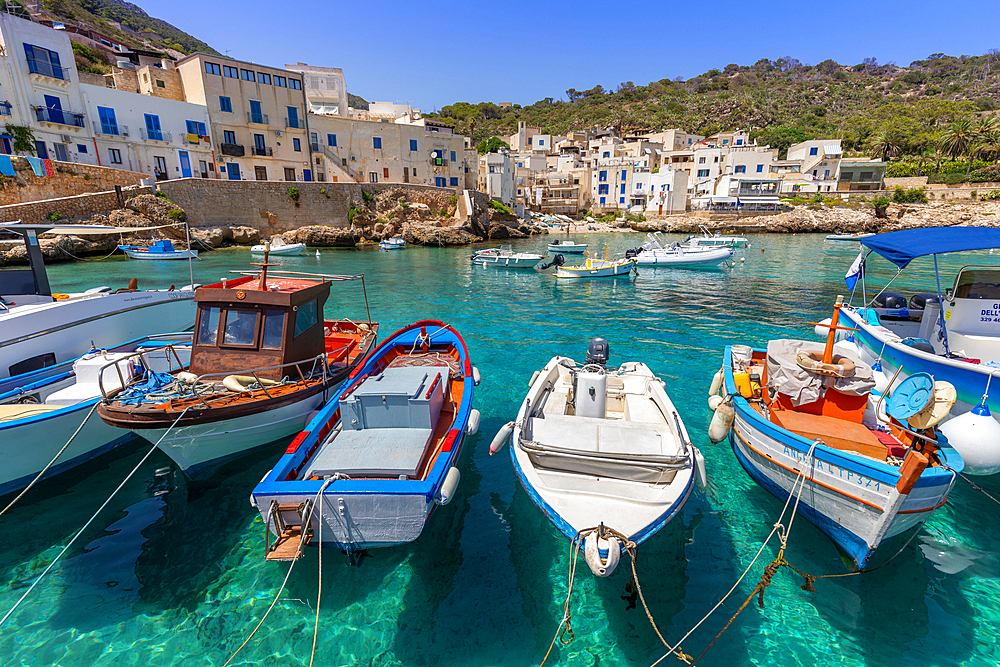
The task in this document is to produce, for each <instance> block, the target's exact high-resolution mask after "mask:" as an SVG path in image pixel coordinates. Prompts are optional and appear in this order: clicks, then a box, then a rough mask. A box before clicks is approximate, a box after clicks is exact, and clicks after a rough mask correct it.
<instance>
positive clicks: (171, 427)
mask: <svg viewBox="0 0 1000 667" xmlns="http://www.w3.org/2000/svg"><path fill="white" fill-rule="evenodd" d="M189 409H190V408H184V412H182V413H180V414H179V415H177V419H175V420H174V423H173V424H171V425H170V428H168V429H167V430H166V431H164V433H163V435H162V436H160V439H159V440H157V441H156V444H154V445H153V446H152V448H151V449H150V450H149V451H148V452H146V455H145V456H143V457H142V458H141V459H140V460H139V462H138V463H136V464H135V467H134V468H132V472H130V473H129V474H128V475H126V476H125V479H123V480H122V482H121V484H119V485H118V488H116V489H115V490H114V491H112V492H111V495H110V496H108V499H107V500H105V501H104V503H103V504H102V505H101V506H100V507H98V508H97V511H96V512H94V515H93V516H92V517H90V518H89V519H88V520H87V523H85V524H83V528H81V529H80V530H79V531H77V533H76V535H74V536H73V538H72V539H71V540H70V541H69V542H68V543H67V544H66V546H65V547H63V549H62V551H60V552H59V553H58V554H57V555H56V557H55V558H54V559H53V560H52V562H51V563H49V565H48V567H46V568H45V569H44V570H43V571H42V573H41V574H40V575H38V577H37V578H36V579H35V580H34V581H33V582H32V583H31V586H29V587H28V590H26V591H25V592H24V595H22V596H21V598H20V599H19V600H18V601H17V602H16V603H15V604H14V606H13V607H11V608H10V611H8V612H7V613H6V614H5V615H4V617H3V618H0V626H2V625H3V624H4V623H5V622H6V621H7V619H8V618H10V617H11V615H12V614H13V613H14V612H15V611H16V610H17V608H18V607H20V606H21V603H22V602H24V600H25V599H26V598H27V597H28V595H30V594H31V591H33V590H35V586H37V585H38V584H39V583H40V582H41V581H42V579H44V578H45V575H47V574H48V573H49V570H51V569H52V568H53V567H55V564H56V563H58V562H59V560H60V559H61V558H62V557H63V556H64V555H65V554H66V552H67V551H69V548H70V547H71V546H73V544H75V543H76V540H77V539H78V538H79V537H80V536H81V535H83V533H84V531H85V530H87V528H89V527H90V524H92V523H93V522H94V520H96V519H97V517H98V515H99V514H100V513H101V512H102V511H103V510H104V508H105V507H107V506H108V503H110V502H111V499H112V498H114V497H115V496H116V495H118V492H119V491H121V490H122V488H123V487H124V486H125V484H126V483H127V482H128V481H129V480H130V479H132V475H134V474H135V473H136V472H137V471H138V470H139V468H140V467H142V464H143V463H145V462H146V459H148V458H149V457H150V456H151V455H152V454H153V452H155V451H156V450H157V449H158V448H159V446H160V442H161V441H162V440H163V439H164V438H165V437H167V434H168V433H170V431H171V430H172V429H173V428H174V426H176V425H177V422H179V421H180V420H181V418H182V417H183V416H184V415H185V414H186V413H187V411H188V410H189ZM81 426H82V424H81Z"/></svg>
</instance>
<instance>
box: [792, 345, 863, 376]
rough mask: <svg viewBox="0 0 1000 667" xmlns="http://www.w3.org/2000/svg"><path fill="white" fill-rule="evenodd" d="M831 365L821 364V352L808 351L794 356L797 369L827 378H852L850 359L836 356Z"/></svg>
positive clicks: (852, 365) (852, 369)
mask: <svg viewBox="0 0 1000 667" xmlns="http://www.w3.org/2000/svg"><path fill="white" fill-rule="evenodd" d="M833 362H834V363H831V364H824V363H823V352H822V351H821V350H809V351H806V352H799V353H798V354H796V355H795V363H797V364H798V365H799V368H802V369H804V370H807V371H809V372H810V373H815V374H816V375H825V376H828V377H838V378H849V377H853V376H854V370H855V366H854V362H853V361H851V360H850V358H848V357H845V356H842V355H837V356H835V357H834V358H833Z"/></svg>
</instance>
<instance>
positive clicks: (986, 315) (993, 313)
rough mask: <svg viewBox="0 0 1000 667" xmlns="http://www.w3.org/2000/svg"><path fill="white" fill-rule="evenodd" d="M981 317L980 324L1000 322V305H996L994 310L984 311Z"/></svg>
mask: <svg viewBox="0 0 1000 667" xmlns="http://www.w3.org/2000/svg"><path fill="white" fill-rule="evenodd" d="M980 315H981V317H980V318H979V321H980V322H1000V303H994V304H993V308H992V310H988V309H984V310H983V311H982V312H981V313H980Z"/></svg>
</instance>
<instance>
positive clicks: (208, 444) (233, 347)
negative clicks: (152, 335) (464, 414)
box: [98, 256, 378, 474]
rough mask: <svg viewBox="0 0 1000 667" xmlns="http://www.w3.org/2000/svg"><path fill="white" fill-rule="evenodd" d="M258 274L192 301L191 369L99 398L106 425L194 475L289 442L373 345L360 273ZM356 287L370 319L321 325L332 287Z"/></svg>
mask: <svg viewBox="0 0 1000 667" xmlns="http://www.w3.org/2000/svg"><path fill="white" fill-rule="evenodd" d="M253 266H257V267H259V270H257V271H250V272H246V271H236V272H234V273H239V274H241V276H240V277H239V278H236V279H234V280H231V281H223V282H222V283H221V286H220V285H213V286H210V287H203V288H200V289H198V291H197V293H196V294H195V298H194V300H195V303H196V305H197V308H198V311H197V318H196V321H195V337H194V344H193V347H192V351H191V361H190V364H189V365H188V366H186V367H185V368H182V369H181V370H179V371H174V372H172V373H171V374H166V373H155V372H146V373H144V374H142V375H141V376H140V377H139V378H138V379H136V380H134V381H132V382H129V383H123V384H124V385H125V386H124V388H122V389H118V390H115V391H112V392H104V390H103V388H102V394H104V399H103V401H102V402H101V404H100V406H99V407H98V414H99V415H100V417H101V419H103V420H104V421H105V422H107V423H108V424H111V425H113V426H119V427H121V428H127V429H131V430H134V431H136V432H137V433H138V434H139V435H142V436H143V437H145V438H146V439H147V440H149V441H150V442H157V441H159V443H160V447H161V449H163V451H164V452H166V453H167V454H168V455H169V456H170V457H171V458H172V459H173V460H174V461H175V462H176V463H177V464H178V465H179V466H180V467H181V468H182V469H183V470H185V471H186V472H188V473H189V474H191V473H192V472H193V471H196V470H200V471H202V472H205V468H206V467H212V468H214V467H215V466H216V465H218V464H220V463H222V462H224V461H225V460H226V459H229V458H232V457H235V456H237V455H240V454H243V453H245V452H248V451H250V450H252V449H255V448H257V447H261V446H264V445H267V444H269V443H272V442H275V441H277V440H281V439H283V438H290V437H291V436H293V435H294V434H295V433H298V432H299V431H301V430H302V428H303V427H304V426H305V425H306V423H307V422H308V421H309V418H310V414H311V413H312V412H313V411H314V410H316V409H317V408H318V407H319V406H321V405H322V404H323V403H325V402H326V401H327V399H329V398H330V396H332V395H333V394H334V393H335V392H336V390H337V389H338V388H339V386H340V385H341V383H342V382H343V381H344V380H345V379H346V378H347V376H348V375H349V374H350V373H351V371H352V370H354V369H355V368H356V367H357V366H358V365H359V364H361V363H362V361H363V360H364V359H365V357H367V356H368V354H369V352H370V351H371V350H372V349H373V348H374V346H375V340H376V334H377V332H378V323H376V322H372V321H371V317H370V314H369V313H368V298H367V291H366V290H365V289H364V275H363V274H361V275H357V276H336V275H326V274H315V273H298V272H289V271H272V272H271V274H270V275H269V274H268V267H269V266H275V265H274V264H268V263H267V257H266V256H265V258H264V262H263V263H255V264H253ZM355 280H361V281H362V291H363V292H364V293H365V297H364V306H365V313H366V316H367V320H364V321H354V320H350V319H339V320H325V319H324V318H323V312H324V305H325V304H326V301H327V299H328V297H329V296H330V288H331V286H332V285H333V283H340V282H344V281H355Z"/></svg>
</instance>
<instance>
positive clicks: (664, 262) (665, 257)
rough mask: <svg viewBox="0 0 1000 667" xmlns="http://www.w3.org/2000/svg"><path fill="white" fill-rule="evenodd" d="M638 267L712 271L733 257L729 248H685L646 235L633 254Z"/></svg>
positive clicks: (654, 236)
mask: <svg viewBox="0 0 1000 667" xmlns="http://www.w3.org/2000/svg"><path fill="white" fill-rule="evenodd" d="M633 253H634V256H635V259H636V263H637V264H638V265H639V266H668V267H675V268H689V269H714V268H716V267H718V266H719V265H720V264H722V263H723V262H725V261H726V260H728V259H729V258H730V257H732V256H733V251H732V250H731V249H729V248H719V247H704V248H699V247H692V248H689V247H686V246H682V245H680V244H679V243H677V242H674V243H669V242H667V241H666V240H665V239H663V237H662V236H660V235H659V234H655V235H654V234H647V235H646V240H645V241H644V242H643V244H642V246H641V247H639V248H636V249H635V250H634V251H629V254H633Z"/></svg>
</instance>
